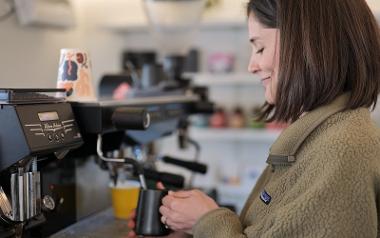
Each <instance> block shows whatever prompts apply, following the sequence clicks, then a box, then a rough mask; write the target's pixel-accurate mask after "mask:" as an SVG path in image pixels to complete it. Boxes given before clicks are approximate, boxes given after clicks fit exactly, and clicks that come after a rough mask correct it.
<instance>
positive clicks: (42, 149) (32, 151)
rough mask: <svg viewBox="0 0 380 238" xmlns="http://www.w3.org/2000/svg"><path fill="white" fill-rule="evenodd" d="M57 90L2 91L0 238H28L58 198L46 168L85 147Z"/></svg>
mask: <svg viewBox="0 0 380 238" xmlns="http://www.w3.org/2000/svg"><path fill="white" fill-rule="evenodd" d="M61 91H62V90H59V89H58V90H57V89H0V121H1V127H0V237H1V238H3V237H27V236H28V235H27V234H28V231H29V230H32V229H33V228H34V227H38V226H41V225H42V224H44V223H45V222H46V216H45V215H44V213H45V211H51V210H54V209H55V207H56V204H55V201H54V199H53V198H52V197H51V196H49V195H47V194H45V190H44V189H41V183H42V180H43V177H42V176H41V174H40V167H42V164H44V163H46V162H48V161H49V160H61V159H63V158H64V157H65V155H66V154H67V153H68V152H69V151H70V150H73V149H75V148H78V147H80V146H81V145H82V144H83V140H82V136H81V133H80V132H79V129H78V127H77V123H76V121H75V119H74V114H73V112H72V110H71V105H70V104H69V103H67V102H65V100H64V99H63V98H59V97H55V94H56V93H59V92H61Z"/></svg>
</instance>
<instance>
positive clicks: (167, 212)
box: [158, 206, 171, 217]
mask: <svg viewBox="0 0 380 238" xmlns="http://www.w3.org/2000/svg"><path fill="white" fill-rule="evenodd" d="M158 210H159V212H160V213H161V215H162V216H164V217H168V216H169V215H170V212H171V210H170V209H169V208H167V207H165V206H160V208H159V209H158Z"/></svg>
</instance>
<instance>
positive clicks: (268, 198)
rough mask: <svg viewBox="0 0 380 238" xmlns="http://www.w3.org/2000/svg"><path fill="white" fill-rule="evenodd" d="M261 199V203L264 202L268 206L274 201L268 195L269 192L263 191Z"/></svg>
mask: <svg viewBox="0 0 380 238" xmlns="http://www.w3.org/2000/svg"><path fill="white" fill-rule="evenodd" d="M260 199H261V201H263V202H264V203H265V204H266V205H268V204H269V203H270V201H271V200H272V197H271V196H270V195H269V194H268V193H267V191H265V190H264V191H262V192H261V194H260Z"/></svg>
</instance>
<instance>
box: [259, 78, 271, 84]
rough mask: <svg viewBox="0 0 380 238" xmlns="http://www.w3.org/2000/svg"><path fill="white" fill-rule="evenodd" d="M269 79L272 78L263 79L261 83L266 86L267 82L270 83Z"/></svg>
mask: <svg viewBox="0 0 380 238" xmlns="http://www.w3.org/2000/svg"><path fill="white" fill-rule="evenodd" d="M268 79H270V77H267V78H263V79H261V83H262V84H263V85H264V86H265V85H266V81H268Z"/></svg>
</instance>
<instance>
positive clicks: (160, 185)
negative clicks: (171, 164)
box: [156, 182, 165, 190]
mask: <svg viewBox="0 0 380 238" xmlns="http://www.w3.org/2000/svg"><path fill="white" fill-rule="evenodd" d="M156 186H157V188H158V189H160V190H164V189H165V186H164V184H163V183H162V182H157V184H156Z"/></svg>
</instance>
